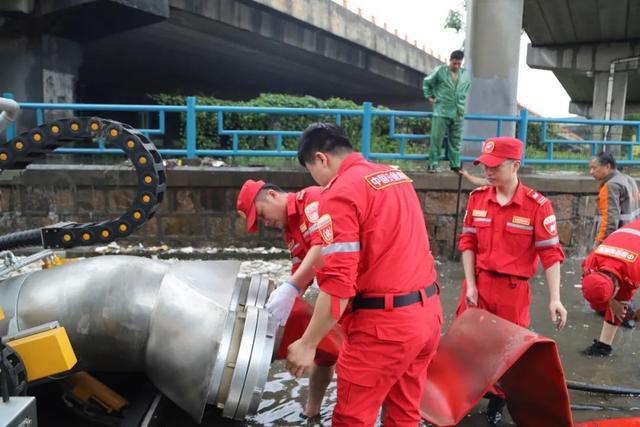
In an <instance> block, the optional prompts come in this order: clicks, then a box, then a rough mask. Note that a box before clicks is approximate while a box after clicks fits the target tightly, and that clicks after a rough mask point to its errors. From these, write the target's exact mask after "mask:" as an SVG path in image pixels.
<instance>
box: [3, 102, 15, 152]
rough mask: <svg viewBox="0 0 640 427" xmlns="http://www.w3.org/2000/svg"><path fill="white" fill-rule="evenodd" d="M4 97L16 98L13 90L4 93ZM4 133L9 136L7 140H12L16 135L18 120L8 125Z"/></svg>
mask: <svg viewBox="0 0 640 427" xmlns="http://www.w3.org/2000/svg"><path fill="white" fill-rule="evenodd" d="M2 97H3V98H7V99H15V98H14V97H13V94H12V93H11V92H5V93H3V94H2ZM4 135H5V137H6V138H7V141H10V140H12V139H13V138H15V137H16V122H13V123H11V124H10V125H9V126H7V127H6V129H5V131H4Z"/></svg>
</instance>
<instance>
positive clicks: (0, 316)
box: [0, 307, 4, 320]
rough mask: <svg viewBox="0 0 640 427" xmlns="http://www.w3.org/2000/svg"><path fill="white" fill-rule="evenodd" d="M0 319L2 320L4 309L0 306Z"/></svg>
mask: <svg viewBox="0 0 640 427" xmlns="http://www.w3.org/2000/svg"><path fill="white" fill-rule="evenodd" d="M0 320H4V310H3V309H2V307H0Z"/></svg>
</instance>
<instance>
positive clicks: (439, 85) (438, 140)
mask: <svg viewBox="0 0 640 427" xmlns="http://www.w3.org/2000/svg"><path fill="white" fill-rule="evenodd" d="M463 59H464V53H463V52H462V51H460V50H454V51H453V52H451V56H450V57H449V65H440V66H438V67H436V68H435V69H434V70H433V71H432V72H431V74H429V75H428V76H427V77H425V78H424V81H423V82H422V91H423V93H424V97H425V98H426V99H427V100H428V101H429V103H430V104H431V105H432V106H433V116H432V119H431V140H430V143H429V165H428V169H429V171H430V172H436V171H437V168H438V160H439V159H440V153H441V150H442V141H443V140H444V137H445V135H447V141H448V143H447V144H448V147H447V151H448V153H449V168H450V169H451V170H452V171H454V172H459V171H460V151H461V149H462V128H463V124H464V109H465V103H466V101H467V93H468V92H469V88H470V87H471V80H470V78H469V73H468V72H467V70H465V69H464V68H462V60H463Z"/></svg>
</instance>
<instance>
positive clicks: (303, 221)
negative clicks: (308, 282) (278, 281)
mask: <svg viewBox="0 0 640 427" xmlns="http://www.w3.org/2000/svg"><path fill="white" fill-rule="evenodd" d="M321 191H322V187H307V188H305V189H303V190H301V191H298V192H297V193H290V194H289V195H288V199H287V229H286V230H285V232H284V240H285V242H286V243H287V247H288V248H289V251H290V252H291V263H292V265H291V274H293V273H295V272H296V270H297V269H298V267H300V263H301V262H302V260H303V259H304V257H305V256H306V255H307V252H309V249H310V248H311V246H312V245H311V236H312V234H313V232H314V231H315V229H316V221H318V201H319V200H320V193H321Z"/></svg>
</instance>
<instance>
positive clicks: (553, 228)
mask: <svg viewBox="0 0 640 427" xmlns="http://www.w3.org/2000/svg"><path fill="white" fill-rule="evenodd" d="M542 225H543V227H544V229H545V230H547V233H549V234H551V235H552V236H555V235H556V234H558V224H557V223H556V216H555V215H549V216H548V217H546V218H545V219H544V221H542Z"/></svg>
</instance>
